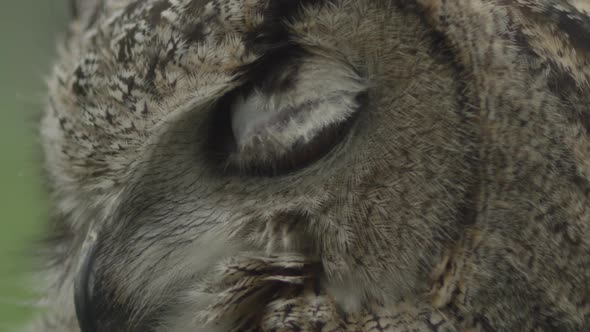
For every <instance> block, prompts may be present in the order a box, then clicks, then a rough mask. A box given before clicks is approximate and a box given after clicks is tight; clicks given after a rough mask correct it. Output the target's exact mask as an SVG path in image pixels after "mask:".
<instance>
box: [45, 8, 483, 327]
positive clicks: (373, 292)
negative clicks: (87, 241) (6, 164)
mask: <svg viewBox="0 0 590 332" xmlns="http://www.w3.org/2000/svg"><path fill="white" fill-rule="evenodd" d="M78 7H79V8H80V13H79V17H80V18H79V19H78V20H76V21H75V22H74V23H73V24H72V29H71V30H72V34H71V37H70V39H69V42H68V43H67V45H65V47H64V51H63V54H62V60H61V62H60V63H59V64H58V66H57V67H56V70H55V72H54V75H53V79H52V81H51V85H50V89H51V102H50V108H49V110H48V111H47V113H46V115H45V118H44V120H43V124H42V130H43V137H44V142H45V150H46V156H47V165H48V170H49V173H50V175H51V177H52V179H53V181H54V187H55V195H56V201H57V204H58V206H59V207H60V213H61V214H62V215H63V216H64V218H65V219H66V220H67V222H66V225H67V229H69V230H70V233H73V234H79V235H76V236H73V238H72V240H71V241H70V243H69V244H67V246H69V248H70V250H71V252H79V251H80V248H81V247H80V246H81V243H83V242H84V240H83V239H84V234H87V233H88V232H89V231H90V232H95V234H97V237H96V241H95V242H94V243H93V249H92V252H93V256H92V257H93V259H92V264H91V265H89V266H87V267H86V268H85V269H82V270H83V271H82V272H81V273H82V274H83V275H85V276H86V277H84V278H82V280H84V283H88V284H89V285H82V286H80V287H82V288H84V287H88V288H84V290H81V292H85V293H87V294H86V295H85V296H86V300H84V301H83V302H84V304H82V306H85V307H86V309H85V310H89V311H90V312H92V316H93V318H92V320H93V321H94V322H95V324H98V325H97V326H100V328H102V329H106V330H109V329H113V328H114V329H116V328H121V327H122V326H132V325H133V326H136V327H137V326H144V327H145V326H158V324H163V323H162V322H171V321H174V319H173V317H175V314H174V313H175V312H181V311H182V310H183V309H182V308H183V303H185V302H186V301H188V300H187V299H186V297H187V296H188V295H187V290H188V291H193V292H197V290H198V292H200V293H199V294H201V295H200V296H199V303H200V304H199V305H201V306H203V307H206V305H207V304H208V303H209V302H208V301H209V300H207V296H204V295H202V294H204V293H207V292H206V291H204V290H203V289H205V288H206V289H209V288H207V287H213V286H210V285H211V281H210V279H211V277H210V276H211V274H212V273H213V272H215V271H217V267H218V266H219V263H220V262H223V261H225V260H227V259H231V258H234V257H238V256H240V255H242V254H244V253H250V254H251V255H257V256H264V255H277V254H285V253H296V254H297V255H300V256H301V257H303V258H302V260H303V261H305V262H309V263H310V264H312V265H313V266H315V268H314V269H312V270H311V272H309V278H311V279H312V280H315V282H316V283H317V284H318V285H319V286H318V287H319V288H321V289H322V290H323V291H325V292H328V293H329V294H330V296H331V297H332V298H334V299H335V301H336V303H338V305H339V306H341V307H342V308H345V310H347V311H354V310H356V309H358V308H361V307H362V306H364V305H366V304H367V303H372V302H394V301H397V300H399V299H401V298H403V297H404V296H407V295H408V294H414V293H416V292H425V291H427V289H428V287H429V280H428V278H427V277H424V276H425V275H428V273H429V271H430V270H431V268H432V266H433V265H434V264H435V260H436V259H437V258H438V257H439V256H440V255H441V253H442V251H443V250H442V248H443V246H444V244H445V243H446V242H448V241H452V240H454V239H455V238H456V237H457V234H456V229H457V223H458V221H457V220H458V216H460V215H461V214H462V213H463V212H461V211H462V208H463V207H464V206H465V205H467V204H468V202H469V200H468V198H466V197H469V196H468V193H469V190H470V187H471V185H472V182H473V181H472V178H473V176H472V175H473V174H472V173H473V170H472V168H471V167H470V165H471V164H472V160H473V156H472V154H473V151H472V150H473V148H472V145H473V144H472V143H471V142H472V141H473V136H474V134H473V116H472V115H471V113H470V112H471V110H470V108H469V106H468V104H469V93H468V90H469V89H468V88H467V87H466V86H465V84H464V83H462V82H463V81H464V80H462V79H461V78H462V75H463V73H462V71H461V69H460V68H459V67H458V66H457V65H456V64H455V63H454V62H453V61H452V59H451V58H450V56H449V54H448V52H449V47H448V45H446V44H445V41H444V40H443V39H442V38H441V37H440V36H439V35H437V34H436V33H435V32H434V31H433V30H432V29H431V28H430V27H429V25H428V24H427V23H426V21H425V20H424V18H423V17H422V14H421V12H420V11H419V10H418V9H416V8H414V6H411V5H403V4H396V3H394V2H392V1H386V0H371V1H311V0H301V1H279V0H247V1H246V0H214V1H210V2H207V1H200V0H180V1H164V0H158V1H156V0H143V1H106V0H105V1H95V2H83V3H81V4H80V5H79V6H78ZM93 234H94V233H93ZM76 255H77V256H76V257H78V255H80V254H76ZM77 259H78V260H79V261H83V260H84V259H82V258H77ZM213 284H214V282H213ZM205 285H209V286H205ZM142 324H145V325H142ZM170 324H172V325H173V323H170ZM162 326H164V325H162ZM99 330H100V329H99ZM179 331H180V329H179Z"/></svg>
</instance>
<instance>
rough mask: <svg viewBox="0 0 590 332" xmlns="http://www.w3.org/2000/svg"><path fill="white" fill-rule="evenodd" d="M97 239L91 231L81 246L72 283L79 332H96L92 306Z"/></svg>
mask: <svg viewBox="0 0 590 332" xmlns="http://www.w3.org/2000/svg"><path fill="white" fill-rule="evenodd" d="M97 238H98V235H97V232H95V231H94V230H92V229H91V230H90V232H89V233H88V236H87V238H86V240H85V241H84V244H83V245H82V253H81V256H80V263H79V267H78V274H77V276H76V280H75V283H74V304H75V306H76V316H77V318H78V324H79V326H80V331H81V332H97V331H98V329H97V324H96V319H95V317H94V310H93V305H92V292H93V288H94V287H93V284H94V281H93V279H94V269H93V267H94V261H95V258H96V248H97Z"/></svg>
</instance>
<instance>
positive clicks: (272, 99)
mask: <svg viewBox="0 0 590 332" xmlns="http://www.w3.org/2000/svg"><path fill="white" fill-rule="evenodd" d="M290 79H291V80H292V82H291V84H289V86H288V87H287V88H283V89H279V88H277V89H275V90H272V89H258V88H256V87H254V88H253V89H252V90H250V92H249V93H246V94H242V95H240V96H238V97H237V98H236V99H235V100H234V102H233V103H232V104H231V110H230V119H231V128H232V133H233V138H234V143H235V151H234V152H233V153H232V154H231V155H230V158H229V159H230V160H229V161H230V163H232V164H234V165H237V166H238V167H239V168H242V169H258V170H265V169H270V170H271V171H277V170H285V169H293V168H297V167H299V166H304V165H305V164H307V163H309V162H312V161H313V160H315V159H317V158H319V157H320V156H321V155H322V154H324V153H325V152H327V151H328V150H329V149H330V147H331V146H333V144H334V143H336V142H338V140H339V139H341V138H342V134H343V133H344V132H345V131H346V127H347V124H348V123H349V122H350V121H351V120H352V119H353V118H354V117H355V115H356V113H358V110H359V107H360V105H361V104H362V103H361V101H360V100H361V98H359V97H360V96H362V95H363V93H364V91H365V90H366V87H365V84H364V82H363V80H362V79H361V78H360V77H358V76H357V75H356V74H355V72H354V71H353V70H352V68H350V67H349V66H346V65H344V64H341V63H338V62H336V61H330V60H327V59H324V58H313V57H311V58H307V59H305V60H304V62H303V63H301V64H300V65H299V67H298V71H297V73H296V74H295V75H294V77H291V78H290Z"/></svg>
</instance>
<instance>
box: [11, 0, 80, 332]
mask: <svg viewBox="0 0 590 332" xmlns="http://www.w3.org/2000/svg"><path fill="white" fill-rule="evenodd" d="M67 8H68V7H67V0H1V1H0V151H1V153H0V158H1V159H0V208H1V210H0V211H1V213H0V218H1V221H0V331H6V332H11V331H16V330H17V326H19V325H21V324H22V323H23V322H24V321H25V320H26V319H27V318H29V317H30V315H31V313H32V310H31V308H30V305H28V304H27V301H31V291H30V288H31V287H30V282H29V280H28V279H27V273H29V272H30V271H32V270H33V264H32V263H31V262H32V261H31V260H30V258H27V254H26V250H27V249H28V248H30V244H31V243H32V242H33V241H35V239H36V237H37V236H38V235H39V234H40V231H41V229H42V227H43V222H44V221H45V216H46V213H47V203H46V202H45V197H44V192H43V189H42V188H43V186H42V185H43V180H42V179H41V176H40V174H41V172H40V169H41V166H40V164H39V161H40V160H41V156H40V152H39V148H38V144H37V137H36V130H37V119H38V117H39V114H40V112H41V111H42V109H43V102H44V98H45V91H46V90H45V78H46V77H47V75H48V73H49V70H50V67H51V62H52V61H53V59H54V58H55V53H56V52H55V51H56V40H58V38H60V37H62V36H63V35H64V31H65V27H66V26H67V21H68V12H67Z"/></svg>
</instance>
